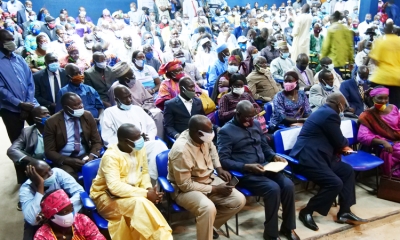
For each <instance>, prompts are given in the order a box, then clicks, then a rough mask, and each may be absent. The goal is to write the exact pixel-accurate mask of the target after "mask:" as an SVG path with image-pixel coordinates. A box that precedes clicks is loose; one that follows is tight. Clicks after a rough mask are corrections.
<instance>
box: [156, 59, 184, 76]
mask: <svg viewBox="0 0 400 240" xmlns="http://www.w3.org/2000/svg"><path fill="white" fill-rule="evenodd" d="M179 67H182V62H181V61H180V60H178V59H174V60H172V61H170V62H168V63H166V64H163V65H161V67H160V70H158V74H160V75H163V74H166V73H167V72H172V71H174V70H175V69H177V68H179Z"/></svg>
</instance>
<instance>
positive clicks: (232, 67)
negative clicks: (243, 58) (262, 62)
mask: <svg viewBox="0 0 400 240" xmlns="http://www.w3.org/2000/svg"><path fill="white" fill-rule="evenodd" d="M238 70H239V67H238V66H235V65H228V69H227V71H228V72H229V73H230V74H234V73H237V71H238Z"/></svg>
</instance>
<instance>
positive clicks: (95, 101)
mask: <svg viewBox="0 0 400 240" xmlns="http://www.w3.org/2000/svg"><path fill="white" fill-rule="evenodd" d="M65 72H66V74H67V78H69V79H70V82H69V83H68V84H67V85H66V86H65V87H63V88H61V89H60V91H59V92H58V94H57V98H56V99H57V106H56V112H58V111H60V110H61V109H62V106H61V101H60V100H61V97H62V95H64V94H65V93H67V92H73V93H76V94H78V95H79V97H81V99H82V104H83V107H84V109H85V110H86V111H89V112H91V113H92V115H93V117H94V118H95V119H96V121H97V122H98V121H99V116H100V114H101V113H102V112H103V111H104V105H103V102H102V101H101V99H100V95H99V94H98V93H97V91H96V90H94V88H92V87H91V86H88V85H86V84H83V79H84V76H83V75H81V72H80V70H79V68H78V66H76V65H75V64H73V63H70V64H67V65H66V66H65Z"/></svg>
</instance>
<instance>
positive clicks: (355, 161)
mask: <svg viewBox="0 0 400 240" xmlns="http://www.w3.org/2000/svg"><path fill="white" fill-rule="evenodd" d="M345 121H351V127H352V133H353V135H352V136H345V137H347V140H348V141H349V146H356V144H358V141H357V135H358V126H357V123H356V122H355V121H353V120H344V121H342V126H344V122H345ZM347 126H349V124H347ZM343 130H344V129H342V132H343ZM354 150H355V151H357V153H352V154H350V155H347V156H343V157H342V161H343V162H344V163H347V164H349V165H350V166H351V167H352V168H353V169H354V171H356V177H357V176H358V173H359V172H364V171H368V170H371V169H374V168H375V169H376V174H375V180H376V189H378V187H379V182H378V178H379V169H378V167H379V166H380V165H382V164H383V160H382V159H380V158H379V157H376V156H374V155H372V154H370V153H368V152H365V151H362V150H357V149H354Z"/></svg>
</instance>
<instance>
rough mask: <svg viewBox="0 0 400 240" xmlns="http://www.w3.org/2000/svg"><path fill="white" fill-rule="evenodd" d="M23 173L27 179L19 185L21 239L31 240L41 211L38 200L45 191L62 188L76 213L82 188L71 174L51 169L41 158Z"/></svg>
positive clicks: (79, 204)
mask: <svg viewBox="0 0 400 240" xmlns="http://www.w3.org/2000/svg"><path fill="white" fill-rule="evenodd" d="M25 173H26V175H27V176H28V178H29V179H28V180H26V182H25V183H23V184H22V185H21V188H20V189H19V199H20V201H21V205H22V213H23V214H24V219H25V226H24V238H23V239H24V240H28V239H29V240H31V239H33V236H34V235H35V232H36V231H37V229H38V228H39V226H37V225H38V223H37V221H36V216H37V215H38V214H39V213H40V211H41V208H40V202H41V201H42V198H43V195H44V194H45V193H47V192H51V191H53V190H56V189H63V190H64V191H65V192H66V193H67V194H68V195H69V196H70V199H71V202H72V204H73V206H74V213H75V214H76V213H77V212H79V210H81V208H82V203H81V198H80V195H79V194H80V193H81V192H83V191H84V190H83V188H82V186H81V185H79V184H78V183H77V182H76V181H75V179H74V178H73V177H71V175H69V174H68V173H66V172H65V171H64V170H62V169H59V168H53V169H51V168H50V166H49V165H48V164H47V163H46V162H45V161H42V160H33V161H31V162H30V163H29V165H28V166H27V168H26V171H25Z"/></svg>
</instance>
